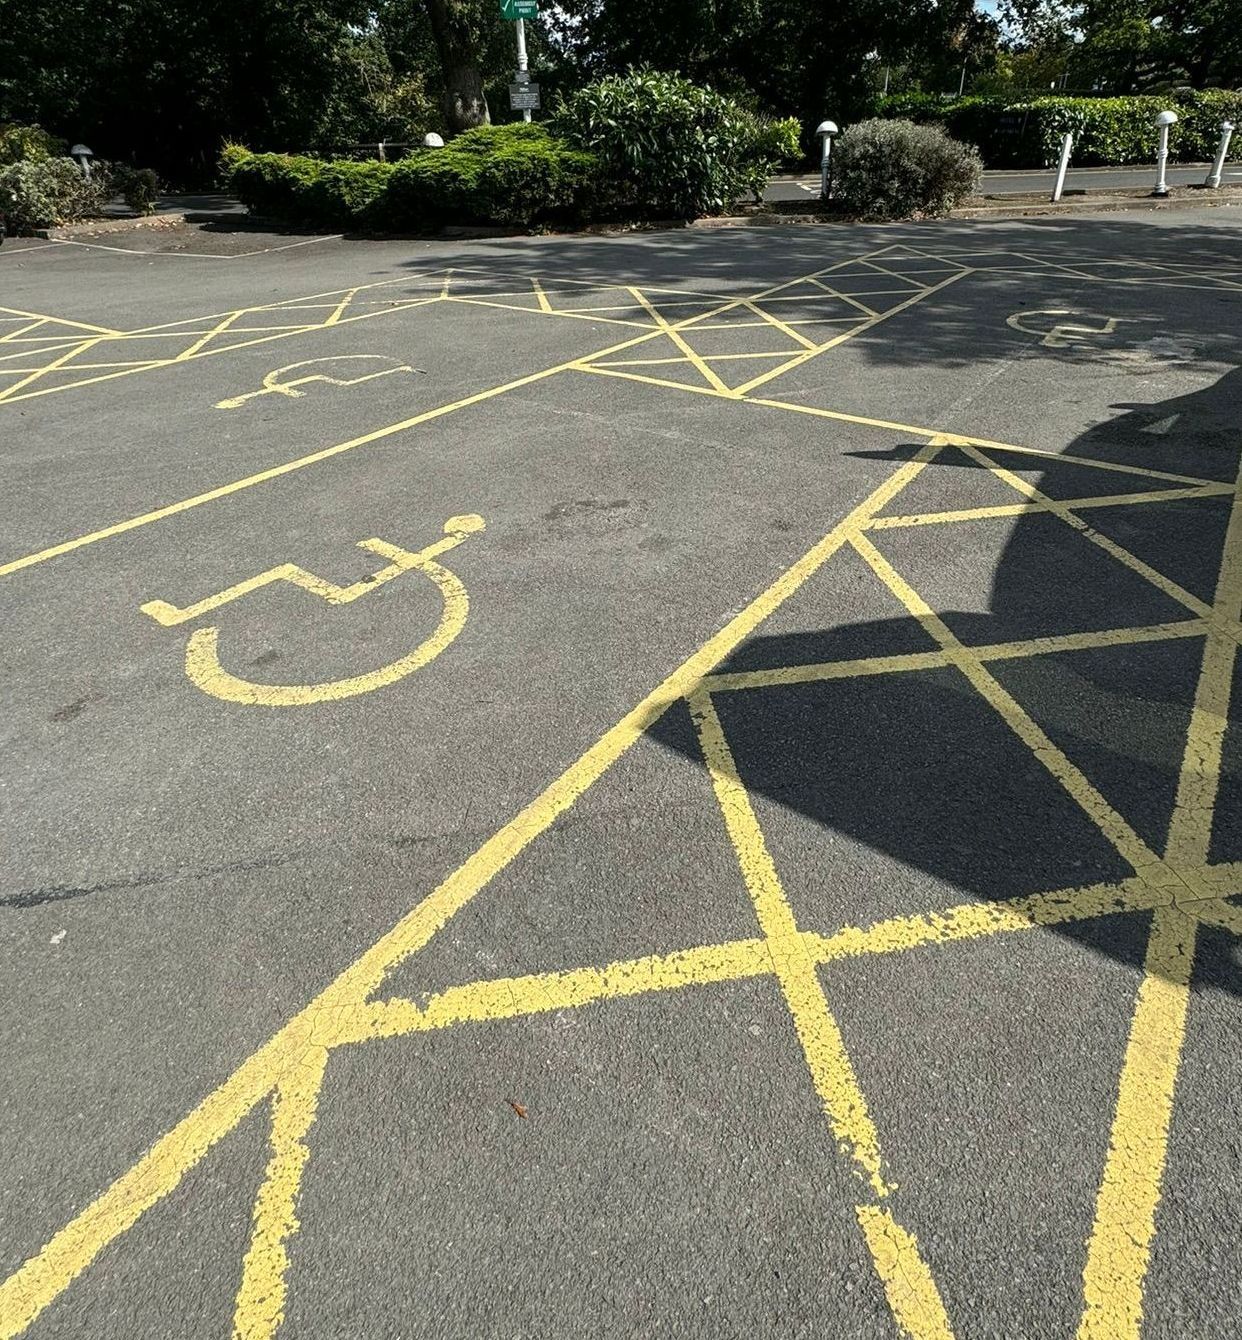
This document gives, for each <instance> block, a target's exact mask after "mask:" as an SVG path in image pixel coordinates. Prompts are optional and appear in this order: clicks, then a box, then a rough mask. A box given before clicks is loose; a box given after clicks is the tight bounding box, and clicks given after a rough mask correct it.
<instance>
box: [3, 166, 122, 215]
mask: <svg viewBox="0 0 1242 1340" xmlns="http://www.w3.org/2000/svg"><path fill="white" fill-rule="evenodd" d="M111 193H112V181H111V175H110V172H109V170H108V166H107V164H105V163H97V164H96V165H95V167H94V169H93V171H92V175H91V180H90V181H87V180H86V178H85V177H84V176H83V175H82V170H81V168H79V167H78V165H77V164H76V163H75V162H74V161H73V159H72V158H42V159H25V160H23V161H22V162H18V163H12V164H10V165H9V166H8V167H3V168H0V203H2V204H3V211H2V212H3V213H5V214H6V215H7V216H8V228H9V230H10V231H11V232H16V233H23V232H30V231H32V230H34V229H36V228H54V227H56V226H58V225H59V224H63V223H76V222H78V221H79V220H81V219H88V218H92V217H94V216H95V215H98V214H100V213H102V211H103V207H104V205H105V204H107V202H108V199H109V197H110V195H111Z"/></svg>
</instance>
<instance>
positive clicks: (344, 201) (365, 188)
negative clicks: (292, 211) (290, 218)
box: [298, 159, 392, 228]
mask: <svg viewBox="0 0 1242 1340" xmlns="http://www.w3.org/2000/svg"><path fill="white" fill-rule="evenodd" d="M391 175H392V168H391V167H390V166H389V164H387V163H355V162H352V161H350V160H347V159H332V160H331V161H329V162H326V163H322V164H321V165H320V169H319V172H318V175H317V176H316V177H315V179H314V181H312V182H311V183H310V184H309V185H308V186H307V188H306V190H305V191H304V192H302V193H301V194H300V195H299V197H298V198H299V202H300V203H301V205H302V207H303V208H304V211H305V213H304V216H303V217H304V218H305V219H306V220H307V221H308V222H311V223H318V224H325V225H327V226H328V227H330V228H356V227H358V226H359V225H360V224H363V223H365V222H366V221H367V219H368V218H369V217H370V213H371V210H372V207H373V206H374V205H375V203H376V201H378V200H379V199H380V197H381V196H382V195H383V193H384V190H385V188H386V187H387V185H388V180H389V177H390V176H391Z"/></svg>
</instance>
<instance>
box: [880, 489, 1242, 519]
mask: <svg viewBox="0 0 1242 1340" xmlns="http://www.w3.org/2000/svg"><path fill="white" fill-rule="evenodd" d="M1232 492H1233V485H1232V484H1195V485H1190V486H1187V487H1186V488H1177V489H1150V490H1149V491H1148V492H1146V493H1110V494H1099V495H1096V496H1094V497H1091V496H1088V497H1086V498H1062V499H1059V500H1058V505H1059V507H1062V508H1066V509H1068V510H1069V511H1072V512H1081V511H1083V510H1085V509H1088V508H1093V507H1130V506H1133V505H1135V504H1139V503H1162V502H1174V501H1177V500H1179V499H1182V498H1212V497H1218V496H1220V495H1222V494H1226V493H1232ZM1053 510H1054V509H1053V508H1052V507H1051V506H1050V505H1049V504H1048V503H1042V502H1035V501H1034V500H1032V501H1031V502H1024V503H997V504H994V505H992V506H988V507H963V508H958V509H956V510H954V511H947V512H917V513H913V514H911V515H908V516H878V517H876V519H875V520H874V521H873V522H872V523H871V526H870V529H871V530H896V529H901V528H903V527H907V526H936V525H945V524H952V523H954V522H958V521H987V520H991V519H992V518H993V517H1006V516H1027V515H1029V514H1031V513H1035V512H1051V511H1053Z"/></svg>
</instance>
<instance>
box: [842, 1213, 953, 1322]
mask: <svg viewBox="0 0 1242 1340" xmlns="http://www.w3.org/2000/svg"><path fill="white" fill-rule="evenodd" d="M857 1213H858V1222H859V1224H860V1226H861V1227H862V1231H863V1236H864V1237H865V1238H866V1239H867V1246H868V1247H869V1248H870V1250H871V1259H872V1260H873V1261H874V1262H875V1267H876V1270H877V1272H878V1273H879V1276H880V1279H881V1281H882V1282H883V1284H884V1293H885V1295H886V1296H887V1298H888V1305H889V1307H890V1308H892V1310H893V1316H894V1317H895V1318H896V1320H897V1324H898V1326H900V1327H901V1330H902V1333H903V1334H904V1335H908V1336H911V1337H913V1338H914V1340H952V1336H953V1328H952V1327H951V1326H950V1325H949V1316H948V1313H947V1312H945V1310H944V1303H943V1301H942V1300H941V1297H940V1291H939V1290H938V1289H937V1288H936V1281H935V1280H934V1279H932V1275H931V1271H930V1270H928V1268H927V1266H926V1265H925V1264H924V1262H923V1258H922V1256H921V1255H920V1254H919V1248H918V1243H917V1242H916V1241H915V1239H914V1235H913V1234H912V1233H907V1232H906V1230H905V1229H904V1228H902V1226H901V1225H900V1224H899V1223H898V1222H897V1221H896V1220H895V1219H894V1218H893V1216H892V1214H891V1213H890V1212H889V1211H888V1209H887V1208H885V1207H882V1206H879V1205H860V1206H859V1207H858V1211H857Z"/></svg>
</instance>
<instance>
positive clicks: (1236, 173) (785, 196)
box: [763, 162, 1242, 201]
mask: <svg viewBox="0 0 1242 1340" xmlns="http://www.w3.org/2000/svg"><path fill="white" fill-rule="evenodd" d="M1207 173H1208V165H1207V164H1206V163H1196V164H1194V165H1191V166H1183V165H1181V164H1170V166H1169V168H1168V170H1167V172H1166V174H1165V176H1166V180H1167V181H1168V184H1169V185H1170V186H1173V187H1178V186H1202V185H1203V181H1204V178H1205V177H1206V176H1207ZM1056 175H1057V174H1056V171H1055V169H1052V168H1045V169H1043V170H1041V171H1030V172H1013V171H1007V172H1001V171H990V172H985V173H984V174H983V184H982V186H981V187H980V188H979V193H980V194H981V195H987V196H994V195H998V196H1004V195H1026V194H1028V193H1030V192H1039V191H1047V192H1048V193H1049V195H1051V193H1052V188H1053V186H1054V185H1055V183H1056ZM1155 179H1156V169H1155V166H1154V165H1152V166H1150V167H1148V166H1146V165H1144V166H1142V167H1121V168H1117V167H1112V168H1070V170H1069V171H1068V172H1067V173H1066V174H1065V183H1066V185H1065V189H1066V193H1067V194H1069V195H1073V194H1075V193H1085V192H1088V191H1100V190H1116V189H1118V188H1129V189H1134V190H1141V189H1143V188H1144V187H1150V186H1152V185H1153V183H1154V182H1155ZM1221 181H1222V182H1224V183H1229V182H1233V181H1242V165H1239V164H1238V163H1237V162H1229V163H1226V164H1225V168H1224V171H1223V172H1222V173H1221ZM818 194H819V174H818V173H807V174H804V175H799V176H792V175H791V176H782V177H777V178H774V179H773V180H772V181H771V182H770V183H769V184H768V187H767V190H765V191H764V193H763V198H764V199H765V200H772V201H776V200H805V199H806V198H807V196H814V195H818Z"/></svg>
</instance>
